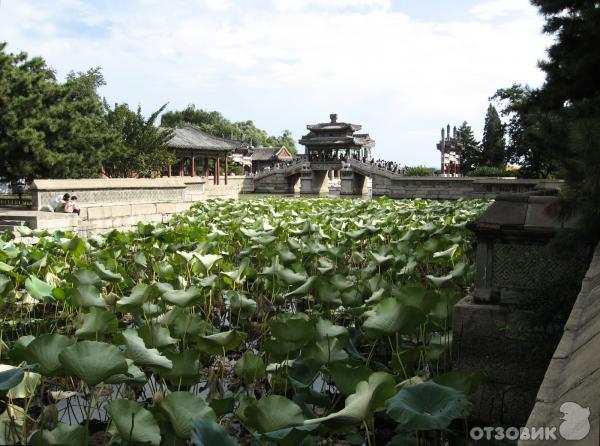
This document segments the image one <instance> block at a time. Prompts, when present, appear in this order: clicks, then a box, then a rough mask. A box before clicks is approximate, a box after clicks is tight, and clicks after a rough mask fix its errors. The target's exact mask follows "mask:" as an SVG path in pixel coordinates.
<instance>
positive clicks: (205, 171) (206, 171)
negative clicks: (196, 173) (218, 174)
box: [204, 156, 208, 181]
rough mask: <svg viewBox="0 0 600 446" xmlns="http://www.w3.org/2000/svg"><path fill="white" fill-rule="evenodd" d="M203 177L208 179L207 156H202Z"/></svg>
mask: <svg viewBox="0 0 600 446" xmlns="http://www.w3.org/2000/svg"><path fill="white" fill-rule="evenodd" d="M204 178H206V181H208V158H207V157H206V156H204Z"/></svg>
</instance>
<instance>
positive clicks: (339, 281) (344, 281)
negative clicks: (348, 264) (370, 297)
mask: <svg viewBox="0 0 600 446" xmlns="http://www.w3.org/2000/svg"><path fill="white" fill-rule="evenodd" d="M330 282H331V284H332V285H333V286H334V287H335V288H336V289H337V290H338V291H344V290H346V289H348V288H350V287H352V286H353V285H354V282H353V281H352V280H350V279H348V278H347V277H344V276H342V275H340V274H336V275H335V276H333V277H332V278H331V279H330Z"/></svg>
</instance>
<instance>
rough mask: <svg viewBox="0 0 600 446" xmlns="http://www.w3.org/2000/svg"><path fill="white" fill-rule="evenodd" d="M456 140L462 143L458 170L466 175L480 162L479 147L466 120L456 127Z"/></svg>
mask: <svg viewBox="0 0 600 446" xmlns="http://www.w3.org/2000/svg"><path fill="white" fill-rule="evenodd" d="M458 140H459V142H460V143H461V144H462V145H463V149H462V154H461V160H460V170H461V173H462V174H463V175H466V174H467V173H469V172H470V171H472V170H474V169H476V168H477V167H479V165H480V163H481V147H480V145H479V141H477V140H476V139H475V135H474V134H473V129H472V128H471V126H470V125H469V124H468V123H467V121H464V122H463V123H462V125H461V126H460V128H459V129H458Z"/></svg>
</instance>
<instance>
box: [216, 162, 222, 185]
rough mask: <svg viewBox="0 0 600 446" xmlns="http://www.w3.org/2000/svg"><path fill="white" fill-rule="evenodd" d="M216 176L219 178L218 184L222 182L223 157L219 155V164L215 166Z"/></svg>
mask: <svg viewBox="0 0 600 446" xmlns="http://www.w3.org/2000/svg"><path fill="white" fill-rule="evenodd" d="M215 176H216V178H217V185H219V183H220V182H221V178H220V177H221V158H219V157H217V165H216V166H215Z"/></svg>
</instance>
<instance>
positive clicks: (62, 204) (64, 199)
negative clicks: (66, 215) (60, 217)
mask: <svg viewBox="0 0 600 446" xmlns="http://www.w3.org/2000/svg"><path fill="white" fill-rule="evenodd" d="M70 198H71V194H69V193H66V194H64V195H63V196H62V199H61V200H60V201H59V203H58V205H57V206H56V208H54V212H65V205H66V204H67V202H68V201H69V199H70Z"/></svg>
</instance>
